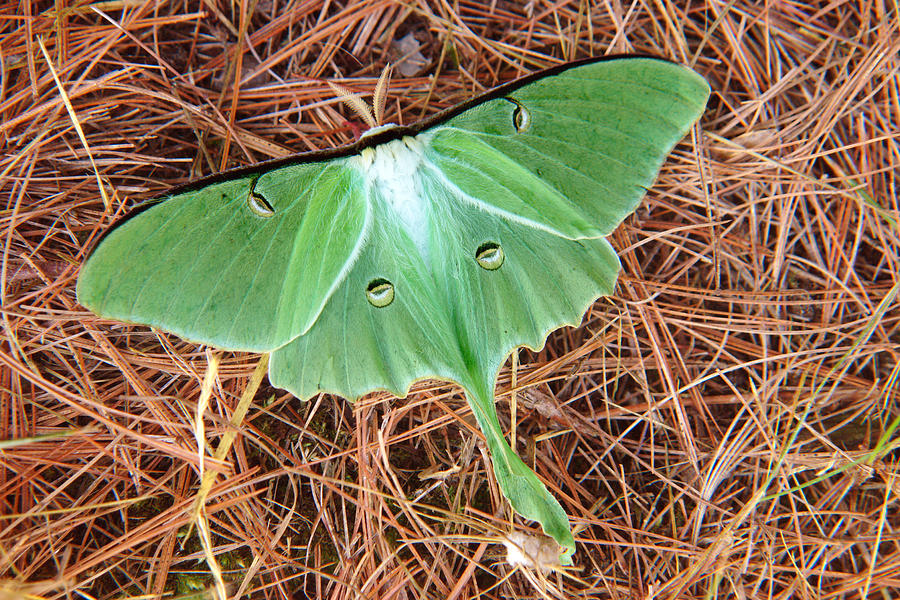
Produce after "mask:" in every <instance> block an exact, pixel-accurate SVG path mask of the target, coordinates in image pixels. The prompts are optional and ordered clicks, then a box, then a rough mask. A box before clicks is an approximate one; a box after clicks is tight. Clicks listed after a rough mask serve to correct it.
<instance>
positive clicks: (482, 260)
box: [475, 242, 505, 271]
mask: <svg viewBox="0 0 900 600" xmlns="http://www.w3.org/2000/svg"><path fill="white" fill-rule="evenodd" d="M504 258H505V257H504V256H503V248H501V247H500V244H498V243H496V242H485V243H483V244H482V245H480V246H478V250H476V251H475V260H476V261H477V262H478V266H480V267H481V268H482V269H485V270H487V271H496V270H497V269H499V268H500V267H501V266H502V265H503V259H504Z"/></svg>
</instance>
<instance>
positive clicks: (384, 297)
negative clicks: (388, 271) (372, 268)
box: [366, 277, 394, 308]
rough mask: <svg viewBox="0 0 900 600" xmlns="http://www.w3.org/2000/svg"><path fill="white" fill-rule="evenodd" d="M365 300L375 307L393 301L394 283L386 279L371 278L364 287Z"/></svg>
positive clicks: (382, 306)
mask: <svg viewBox="0 0 900 600" xmlns="http://www.w3.org/2000/svg"><path fill="white" fill-rule="evenodd" d="M366 300H368V301H369V304H371V305H372V306H374V307H375V308H384V307H385V306H387V305H388V304H390V303H391V302H393V301H394V284H393V283H391V282H390V281H388V280H387V279H382V278H380V277H379V278H378V279H373V280H372V281H371V282H370V283H369V286H368V287H367V288H366Z"/></svg>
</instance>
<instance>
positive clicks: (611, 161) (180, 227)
mask: <svg viewBox="0 0 900 600" xmlns="http://www.w3.org/2000/svg"><path fill="white" fill-rule="evenodd" d="M708 95H709V87H708V85H707V84H706V82H705V81H704V80H703V78H702V77H700V76H699V75H697V74H696V73H694V72H693V71H691V70H689V69H687V68H684V67H681V66H679V65H676V64H673V63H670V62H668V61H665V60H661V59H656V58H650V57H620V58H611V59H610V58H607V59H587V60H581V61H577V62H571V63H568V64H563V65H560V66H557V67H553V68H551V69H547V70H545V71H541V72H538V73H534V74H532V75H529V76H527V77H523V78H521V79H518V80H516V81H513V82H511V83H508V84H506V85H502V86H500V87H498V88H495V89H493V90H492V91H490V92H488V93H486V94H483V95H481V96H478V97H476V98H474V99H472V100H470V101H468V102H465V103H463V104H461V105H458V106H455V107H453V108H450V109H448V110H445V111H443V112H441V113H438V114H436V115H434V116H433V117H431V118H428V119H425V120H424V121H421V122H419V123H417V124H415V125H412V126H396V125H386V126H381V127H378V128H375V129H372V130H370V131H368V132H366V134H364V135H363V136H362V137H361V138H360V139H359V140H358V141H357V142H356V143H353V144H350V145H347V146H344V147H341V148H337V149H331V150H322V151H317V152H308V153H303V154H299V155H296V156H293V157H290V158H288V159H286V160H278V161H272V162H266V163H261V164H257V165H253V166H249V167H245V168H239V169H234V170H231V171H226V172H224V173H221V174H218V175H214V176H212V177H207V178H205V179H201V180H199V181H195V182H192V183H188V184H187V185H183V186H181V187H177V188H175V189H173V190H171V191H170V192H168V193H167V194H165V195H164V196H162V197H161V198H158V199H157V200H154V201H151V202H149V203H147V204H146V205H144V206H141V207H140V208H139V209H138V210H136V211H135V212H134V213H133V214H132V215H129V216H128V217H127V218H126V219H125V220H124V221H123V222H120V223H119V224H117V225H116V226H115V227H114V228H112V229H111V230H110V231H109V232H107V234H106V235H105V236H104V237H103V238H102V240H101V242H100V243H99V244H98V245H97V246H96V247H95V249H94V250H93V252H92V253H91V255H90V257H89V258H88V260H87V261H86V262H85V264H84V265H83V267H82V269H81V274H80V277H79V280H78V285H77V293H78V300H79V302H80V303H81V304H82V305H84V306H85V307H87V308H89V309H90V310H92V311H93V312H95V313H97V314H98V315H102V316H104V317H109V318H114V319H118V320H122V321H128V322H133V323H141V324H147V325H150V326H152V327H157V328H160V329H163V330H166V331H170V332H173V333H175V334H177V335H179V336H181V337H183V338H185V339H188V340H192V341H195V342H201V343H204V344H210V345H212V346H216V347H219V348H223V349H227V350H241V351H254V352H269V353H271V362H270V364H269V379H270V382H271V383H272V384H273V385H274V386H277V387H280V388H284V389H286V390H288V391H290V392H291V393H293V394H294V395H296V396H297V397H299V398H308V397H310V396H312V395H314V394H317V393H320V392H330V393H333V394H337V395H340V396H343V397H345V398H349V399H351V400H352V399H355V398H358V397H359V396H361V395H363V394H365V393H367V392H370V391H372V390H376V389H382V390H387V391H389V392H390V393H392V394H394V395H396V396H398V397H403V396H405V395H406V393H407V392H408V390H409V387H410V385H411V384H412V383H413V382H414V381H416V380H419V379H423V378H438V379H444V380H449V381H452V382H456V383H458V384H459V385H460V386H462V388H463V389H464V391H465V395H466V398H467V399H468V402H469V404H470V406H471V408H472V412H473V413H474V416H475V419H476V420H477V422H478V425H479V426H480V428H481V431H482V432H483V433H484V436H485V439H486V441H487V445H488V447H489V450H490V453H491V456H492V462H493V470H494V473H495V475H496V478H497V482H498V483H499V485H500V489H501V490H502V492H503V493H504V495H505V496H506V497H507V498H508V499H509V501H510V503H511V505H512V507H513V508H514V509H515V511H516V512H518V513H519V514H520V515H522V516H523V517H525V518H527V519H532V520H535V521H537V522H539V523H540V525H541V526H542V528H543V530H544V532H545V533H546V534H548V535H549V536H551V537H552V538H553V539H554V540H556V542H557V543H558V544H559V545H560V547H561V550H562V555H561V562H562V564H570V562H571V558H570V557H571V554H572V553H573V552H574V550H575V542H574V538H573V536H572V533H571V531H570V528H569V521H568V518H567V516H566V514H565V512H564V510H563V508H562V507H561V505H560V504H559V502H557V500H556V499H555V498H554V497H553V496H552V495H551V494H550V493H549V492H548V490H547V488H546V487H545V485H544V484H543V483H542V482H541V481H540V479H539V478H538V477H537V476H536V475H535V473H534V472H533V471H532V470H531V469H530V468H528V467H527V466H526V465H525V463H524V462H523V461H522V460H521V459H520V458H519V457H518V455H517V454H516V453H515V452H514V451H513V450H512V449H511V448H510V446H509V445H508V444H507V442H506V441H505V439H504V436H503V430H502V428H501V426H500V422H499V420H498V417H497V412H496V409H495V400H494V381H495V378H496V376H497V373H498V371H499V369H500V367H501V366H502V364H503V362H504V361H505V360H506V358H507V356H508V355H509V354H510V352H512V351H513V350H514V349H515V348H517V347H519V346H522V345H525V346H529V347H531V348H533V349H539V348H541V347H542V346H543V344H544V341H545V338H546V336H547V335H548V334H549V333H550V332H551V331H552V330H554V329H557V328H559V327H561V326H563V325H575V324H577V323H579V321H580V320H581V317H582V315H583V314H584V312H585V311H586V310H587V307H588V306H589V305H590V304H591V303H592V302H593V301H595V300H596V299H597V298H598V297H600V296H601V295H604V294H609V293H611V292H612V291H613V287H614V285H615V281H616V277H617V274H618V271H619V261H618V258H617V256H616V254H615V252H614V251H613V249H612V247H611V246H610V244H609V243H608V242H607V240H606V239H605V236H606V235H608V234H609V233H610V232H611V231H612V230H613V229H614V228H615V227H616V226H617V225H618V224H619V223H620V222H621V221H622V220H623V219H624V218H625V217H626V216H627V215H628V214H630V213H631V212H632V211H633V210H634V209H635V207H636V206H637V204H638V203H639V202H640V200H641V198H642V197H643V196H644V193H645V191H646V189H647V188H649V187H650V185H651V184H652V183H653V181H654V180H655V178H656V175H657V173H658V171H659V169H660V166H661V164H662V162H663V160H664V158H665V157H666V155H667V154H668V153H669V151H670V150H671V149H672V147H673V146H674V145H675V143H677V142H678V141H679V140H680V139H681V138H682V137H683V136H684V134H685V133H686V131H687V130H688V128H689V127H690V126H691V125H692V124H693V123H694V121H695V120H696V119H697V118H698V117H699V115H700V114H701V112H702V111H703V109H704V107H705V105H706V100H707V97H708Z"/></svg>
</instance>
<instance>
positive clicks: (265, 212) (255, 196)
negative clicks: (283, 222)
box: [247, 192, 275, 218]
mask: <svg viewBox="0 0 900 600" xmlns="http://www.w3.org/2000/svg"><path fill="white" fill-rule="evenodd" d="M247 206H249V207H250V210H251V211H253V214H255V215H256V216H257V217H263V218H268V217H271V216H274V215H275V209H274V208H272V205H271V204H269V201H268V200H266V199H265V198H263V197H262V194H259V193H257V192H250V194H248V195H247Z"/></svg>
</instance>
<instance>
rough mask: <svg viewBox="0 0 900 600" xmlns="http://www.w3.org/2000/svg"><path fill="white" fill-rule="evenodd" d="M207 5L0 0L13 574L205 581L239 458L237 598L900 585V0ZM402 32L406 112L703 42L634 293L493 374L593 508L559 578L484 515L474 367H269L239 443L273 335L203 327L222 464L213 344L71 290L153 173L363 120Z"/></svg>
mask: <svg viewBox="0 0 900 600" xmlns="http://www.w3.org/2000/svg"><path fill="white" fill-rule="evenodd" d="M200 6H201V5H200V4H199V3H198V4H196V5H194V4H191V5H188V4H187V3H177V2H171V3H166V2H161V3H155V4H153V3H147V4H143V3H133V2H116V1H114V2H106V3H101V4H97V5H93V6H88V5H87V4H78V3H73V2H69V3H66V2H65V1H60V2H56V3H53V4H51V3H48V2H43V3H30V2H27V1H25V2H21V3H19V4H15V3H7V4H5V5H3V8H2V9H0V14H2V15H3V19H2V20H0V52H2V57H0V59H2V72H0V76H2V79H0V111H2V114H0V140H2V142H0V143H2V146H3V148H4V150H3V152H2V155H0V178H2V179H0V186H2V190H3V198H4V199H5V204H4V206H3V209H2V210H3V212H2V216H0V218H2V226H3V229H2V240H3V242H2V243H3V263H2V274H0V287H2V290H0V292H2V303H3V311H2V317H3V343H2V344H0V359H2V362H3V367H2V373H0V426H2V428H3V430H2V432H0V438H2V439H3V440H6V441H4V442H2V446H0V461H2V467H3V468H2V469H0V501H2V520H0V565H2V568H0V577H2V578H3V580H2V582H0V596H3V595H4V594H5V595H7V596H10V595H11V596H12V597H24V595H25V594H35V595H38V596H41V597H46V598H62V597H93V598H114V597H116V598H118V597H121V596H123V595H126V596H127V595H140V594H149V595H151V596H155V595H159V594H162V593H164V592H165V593H169V594H185V593H189V592H192V591H194V590H198V589H199V590H204V589H207V588H208V586H210V585H211V584H212V578H211V577H210V568H209V566H208V565H207V563H206V562H204V554H203V551H202V548H201V545H200V543H199V542H198V537H197V535H196V534H194V533H192V534H191V535H190V536H187V535H186V533H187V531H188V525H189V521H190V520H191V507H192V505H193V502H194V500H195V498H196V497H197V494H198V489H199V482H200V478H199V476H198V472H199V469H200V468H201V466H202V468H203V469H205V470H218V471H219V472H221V473H222V474H223V475H225V476H224V477H219V478H218V479H217V480H216V482H215V484H214V485H213V487H212V489H211V491H210V493H209V495H208V496H207V498H206V516H207V518H208V524H209V528H210V531H211V538H210V539H211V544H212V546H213V547H214V552H215V555H216V562H217V564H218V565H219V567H221V569H222V572H223V574H224V581H225V585H226V588H227V591H228V593H237V592H239V591H240V592H248V593H253V594H254V595H255V596H257V597H271V598H285V597H304V596H307V595H309V596H320V597H333V598H351V597H353V598H355V597H372V598H374V597H380V598H393V597H397V598H467V597H473V596H476V595H478V594H483V596H484V597H498V598H499V597H519V596H521V597H528V596H538V595H544V596H545V597H546V596H551V597H552V596H558V597H571V596H574V595H576V594H581V595H584V596H590V597H616V598H619V597H623V598H624V597H650V596H653V597H659V598H676V597H677V598H688V597H710V596H711V595H713V594H716V595H717V597H731V596H734V597H754V598H762V597H765V598H779V597H794V596H796V597H804V598H812V597H816V598H838V597H840V598H862V597H870V596H871V597H883V596H884V595H888V594H890V590H891V589H892V588H894V587H896V586H897V585H898V583H900V580H898V575H897V572H898V566H900V549H898V545H897V526H898V522H897V516H896V513H897V508H896V501H895V498H896V497H897V494H898V493H900V489H898V487H897V485H896V479H897V478H896V475H897V472H896V469H895V466H894V463H895V459H894V457H895V454H896V453H895V452H894V447H895V440H896V437H897V436H896V434H895V431H894V427H895V425H896V422H895V420H896V418H897V416H898V415H897V413H898V411H897V402H896V399H897V394H898V390H897V379H898V367H897V341H898V334H897V323H898V320H897V319H898V313H897V310H896V308H895V307H896V297H895V296H896V290H897V288H896V284H897V280H898V278H897V271H898V256H897V248H898V244H897V241H898V240H897V238H898V229H897V218H898V206H897V179H896V173H895V169H896V165H897V163H898V161H900V146H898V125H897V117H898V115H900V90H898V78H897V72H898V65H900V63H898V59H897V54H898V45H900V32H898V25H897V23H898V15H897V12H896V11H897V8H896V5H895V4H890V3H880V2H858V1H853V2H840V1H838V2H834V3H830V4H829V5H828V6H827V7H824V6H823V7H822V8H812V7H808V6H805V5H802V4H796V3H788V2H778V3H775V2H771V3H756V2H748V1H743V0H737V1H736V2H732V3H725V2H716V3H710V4H708V5H706V4H704V3H702V2H691V3H685V4H680V3H676V4H672V3H636V4H631V3H628V4H621V5H620V4H619V3H589V2H540V1H536V2H528V3H525V4H518V3H510V2H493V3H489V4H480V3H475V2H468V3H466V2H452V3H449V2H433V3H425V2H419V3H412V2H410V3H404V4H401V3H392V2H385V1H364V2H360V3H355V4H352V5H351V4H345V3H342V2H315V1H312V2H299V1H298V2H283V1H280V0H261V1H258V2H250V3H244V4H238V3H234V4H232V3H204V4H202V8H198V7H200ZM407 34H412V36H413V37H414V38H415V41H412V42H411V41H410V38H406V36H407ZM404 38H406V46H404V48H405V49H404V50H403V51H402V52H401V51H400V50H399V48H400V47H401V46H400V41H401V40H403V39H404ZM41 40H42V42H43V45H44V46H45V47H46V51H47V55H46V56H47V57H48V58H49V62H48V60H47V58H45V55H44V54H43V53H42V51H41V49H40V44H39V41H41ZM410 43H412V44H413V47H414V50H412V51H411V50H410V49H409V44H410ZM416 43H417V44H418V48H415V44H416ZM403 52H405V53H407V54H410V56H413V55H414V54H415V52H418V53H419V56H420V57H421V59H423V60H425V67H424V68H422V69H421V71H420V72H418V73H411V74H407V75H399V74H395V78H394V80H393V82H392V84H391V88H390V97H391V101H390V102H389V105H388V107H387V111H388V115H387V116H388V119H389V120H394V121H399V122H409V121H412V120H415V119H417V118H419V117H421V116H423V115H427V114H431V113H432V112H434V111H436V110H438V109H440V108H443V107H446V106H448V105H450V104H452V103H455V102H458V101H461V100H463V99H465V98H468V97H470V96H471V95H472V94H474V93H477V92H479V91H482V90H483V89H485V88H486V87H490V86H491V85H494V84H496V83H498V82H501V81H506V80H509V79H511V78H513V77H515V76H517V75H520V74H523V73H526V72H529V71H532V70H534V69H537V68H539V67H542V66H547V65H549V64H552V63H554V62H556V61H559V60H566V59H571V58H576V57H582V56H587V55H601V54H604V53H607V52H646V53H653V54H658V55H661V56H666V57H669V58H672V59H674V60H677V61H680V62H683V63H687V64H691V65H692V66H693V67H694V68H695V69H696V70H697V71H699V72H700V73H702V74H703V75H704V76H705V77H706V78H707V79H708V80H709V82H710V84H711V86H712V89H713V97H712V99H711V101H710V104H709V108H708V111H707V113H706V115H705V116H704V117H703V120H702V124H701V127H700V128H698V129H696V130H695V131H694V132H693V134H692V135H690V136H688V138H687V139H686V140H685V141H684V142H683V143H682V144H681V145H680V146H679V147H678V148H677V149H676V151H675V153H674V154H673V156H672V157H671V158H670V160H669V161H668V162H667V163H666V165H665V167H664V169H663V172H662V174H661V175H660V178H659V181H658V182H657V184H656V185H655V186H654V188H653V190H652V191H651V193H650V194H649V196H648V198H647V200H646V201H645V203H644V204H643V205H642V207H641V208H640V209H639V210H638V211H637V213H636V215H635V216H633V217H631V218H629V219H628V220H627V221H626V223H625V224H623V225H622V226H621V227H620V228H619V229H618V230H617V231H616V232H615V233H614V235H613V236H612V238H611V239H612V242H613V244H614V245H615V246H616V248H617V249H618V250H619V252H620V255H621V257H622V263H623V272H622V276H621V279H620V282H619V285H618V288H617V291H616V294H615V295H614V296H612V297H609V298H604V299H601V300H600V301H598V302H597V303H596V304H595V305H594V307H593V308H591V310H590V311H589V312H588V313H587V314H586V315H585V318H584V322H583V324H582V326H581V327H580V328H578V329H571V328H568V329H564V330H561V331H558V332H556V333H554V334H552V335H551V337H550V339H549V342H548V344H547V346H546V347H545V348H544V349H543V350H542V351H540V352H537V353H534V352H528V351H522V352H520V353H519V355H518V357H517V360H516V361H514V362H512V363H511V364H509V365H507V368H506V369H504V370H503V372H502V373H501V376H500V381H499V384H498V394H499V398H500V409H501V413H502V418H503V420H504V422H505V423H506V425H507V426H508V425H509V417H510V410H509V406H510V403H511V401H513V400H514V404H515V406H516V412H515V417H516V440H517V442H518V446H517V449H518V451H519V452H520V453H521V454H522V455H523V456H524V457H525V458H526V460H527V461H528V462H529V463H530V464H532V465H534V467H535V469H536V470H537V471H538V473H540V474H541V476H542V477H543V478H544V479H545V480H546V481H547V482H548V483H549V485H550V486H551V488H552V489H553V491H554V493H555V494H556V495H557V497H559V498H561V500H562V502H563V504H564V506H565V508H566V510H567V512H568V514H569V515H571V517H572V520H573V523H574V525H575V528H576V531H577V536H578V538H579V554H578V555H577V568H576V569H575V570H573V571H571V572H569V573H567V574H565V575H563V574H558V573H553V574H550V575H549V576H548V577H544V576H543V575H541V574H538V573H529V572H525V571H521V570H520V571H518V572H515V573H511V568H510V567H509V566H508V565H506V564H505V563H504V562H503V560H502V558H503V556H502V547H501V546H499V545H496V544H495V543H492V542H496V541H498V534H499V533H500V532H503V531H508V530H509V525H508V520H510V519H515V517H514V516H513V515H512V514H511V513H510V511H509V509H508V508H507V506H506V504H505V502H504V501H503V499H502V498H501V497H500V496H499V494H498V491H497V489H496V485H495V484H494V483H493V480H492V478H491V477H490V476H489V474H488V473H489V469H488V467H487V458H486V457H485V451H484V448H483V446H482V445H481V443H480V442H479V441H478V437H479V436H478V433H477V431H476V429H475V428H474V427H473V423H472V419H471V417H470V415H469V412H468V410H467V408H466V406H465V404H464V402H463V400H462V397H461V395H460V393H459V390H457V389H455V388H453V387H452V386H449V385H446V384H442V383H439V382H424V383H421V384H419V385H417V386H416V387H415V389H414V390H413V393H412V394H411V395H410V396H409V397H408V398H407V399H405V400H403V401H398V400H395V399H391V398H389V397H387V396H386V395H384V394H374V395H372V396H369V397H367V398H366V399H365V400H364V401H362V402H360V403H359V404H357V405H356V406H350V405H348V404H347V403H346V402H344V401H343V400H341V399H336V398H331V397H317V398H314V399H313V400H312V401H311V402H309V403H301V402H299V401H297V400H296V399H294V398H292V397H290V396H289V395H287V394H285V393H284V392H281V391H279V390H276V389H271V388H266V387H265V384H264V387H263V388H262V389H261V390H260V391H259V393H258V394H257V395H256V398H255V402H254V403H253V405H252V406H251V408H250V411H249V413H248V414H247V416H246V417H245V418H244V419H243V424H242V425H241V427H240V432H239V433H240V435H239V436H238V437H237V438H236V441H235V444H234V445H233V447H232V448H231V451H230V452H229V453H228V454H227V455H226V456H225V457H224V459H223V460H221V461H217V460H215V459H213V458H211V457H212V453H213V449H214V448H215V447H216V445H217V444H218V443H219V439H220V434H221V433H222V432H223V431H225V430H226V429H227V425H226V424H227V421H228V419H229V417H230V414H231V411H232V410H233V409H234V407H235V406H236V405H237V403H238V397H239V396H240V395H241V393H242V391H243V390H244V389H245V387H246V386H247V382H248V378H249V376H250V374H251V373H252V371H253V369H254V365H255V363H256V361H257V360H258V357H257V356H253V355H246V354H215V355H216V356H220V357H221V365H220V367H219V370H218V380H217V381H218V382H217V384H216V385H215V386H214V387H213V388H212V389H211V396H210V399H209V402H210V404H209V406H208V409H207V410H206V411H205V413H204V415H203V419H202V422H203V425H204V427H203V433H202V437H201V438H200V439H201V440H202V444H201V446H203V447H202V452H203V454H204V456H205V458H204V459H203V460H202V461H201V459H200V454H199V452H198V442H197V439H196V437H195V432H196V431H198V430H197V423H196V421H195V418H194V415H195V411H196V409H197V405H198V402H199V400H200V398H201V394H200V389H201V382H202V379H203V375H204V372H205V371H206V368H207V364H208V362H209V358H210V356H211V355H212V354H211V352H210V351H208V350H206V349H204V348H199V347H197V346H195V345H193V344H189V343H186V342H184V341H182V340H180V339H178V338H177V337H174V336H171V335H166V334H163V333H159V332H153V331H150V330H148V328H146V327H139V326H128V325H123V324H121V323H116V322H111V321H107V320H104V319H100V318H97V317H95V316H93V315H91V314H89V313H87V312H86V311H85V310H84V309H82V308H81V307H79V306H78V305H77V304H76V302H75V295H74V283H75V278H76V276H77V272H78V265H79V264H80V263H81V261H82V260H83V258H84V253H85V251H86V250H87V249H88V248H89V247H90V245H91V244H92V243H93V241H94V240H96V238H97V236H98V235H99V234H100V233H102V232H103V231H104V230H105V229H106V228H108V227H109V225H110V224H111V223H112V222H113V221H114V220H115V219H116V218H117V217H118V216H120V215H121V214H122V213H123V212H124V211H125V210H126V209H127V207H128V206H131V205H132V204H133V203H134V202H136V201H139V200H141V199H144V198H147V197H150V196H152V195H154V194H155V193H158V192H160V191H162V190H164V189H165V188H166V187H167V186H169V185H172V184H176V183H179V182H182V181H185V180H187V179H189V178H191V177H193V176H196V175H199V174H203V173H210V172H214V171H218V170H220V169H222V168H225V167H230V166H236V165H241V164H248V163H250V162H253V161H256V160H261V159H265V158H270V157H277V156H282V155H285V154H287V153H289V152H291V151H297V150H306V149H312V148H324V147H331V146H335V145H338V144H340V143H343V142H346V141H347V140H349V139H350V138H351V136H352V131H351V129H350V128H349V127H348V126H347V125H346V124H345V123H346V120H347V119H348V118H349V115H347V114H345V111H344V109H343V108H342V107H341V106H340V105H339V104H337V103H335V102H334V93H333V92H332V91H331V89H330V88H329V87H328V85H327V81H336V82H339V83H341V84H343V85H345V86H347V87H350V88H351V89H354V90H357V91H360V92H367V91H371V90H372V88H373V87H374V84H375V80H376V78H377V76H378V73H379V72H380V70H381V68H382V67H383V65H384V64H385V63H387V62H389V61H391V62H394V63H395V64H401V63H403V61H404V60H408V59H404V57H403V56H402V54H403ZM51 65H52V69H51ZM54 72H55V74H56V76H57V77H58V79H59V83H58V84H57V83H56V82H55V81H54ZM100 190H103V193H105V194H106V195H107V196H108V199H109V203H110V204H109V207H108V208H107V207H106V206H105V205H104V200H103V194H102V193H101V192H100ZM512 388H514V389H515V393H512V392H511V389H512ZM523 526H525V524H522V523H519V524H518V527H519V528H522V527H523Z"/></svg>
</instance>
